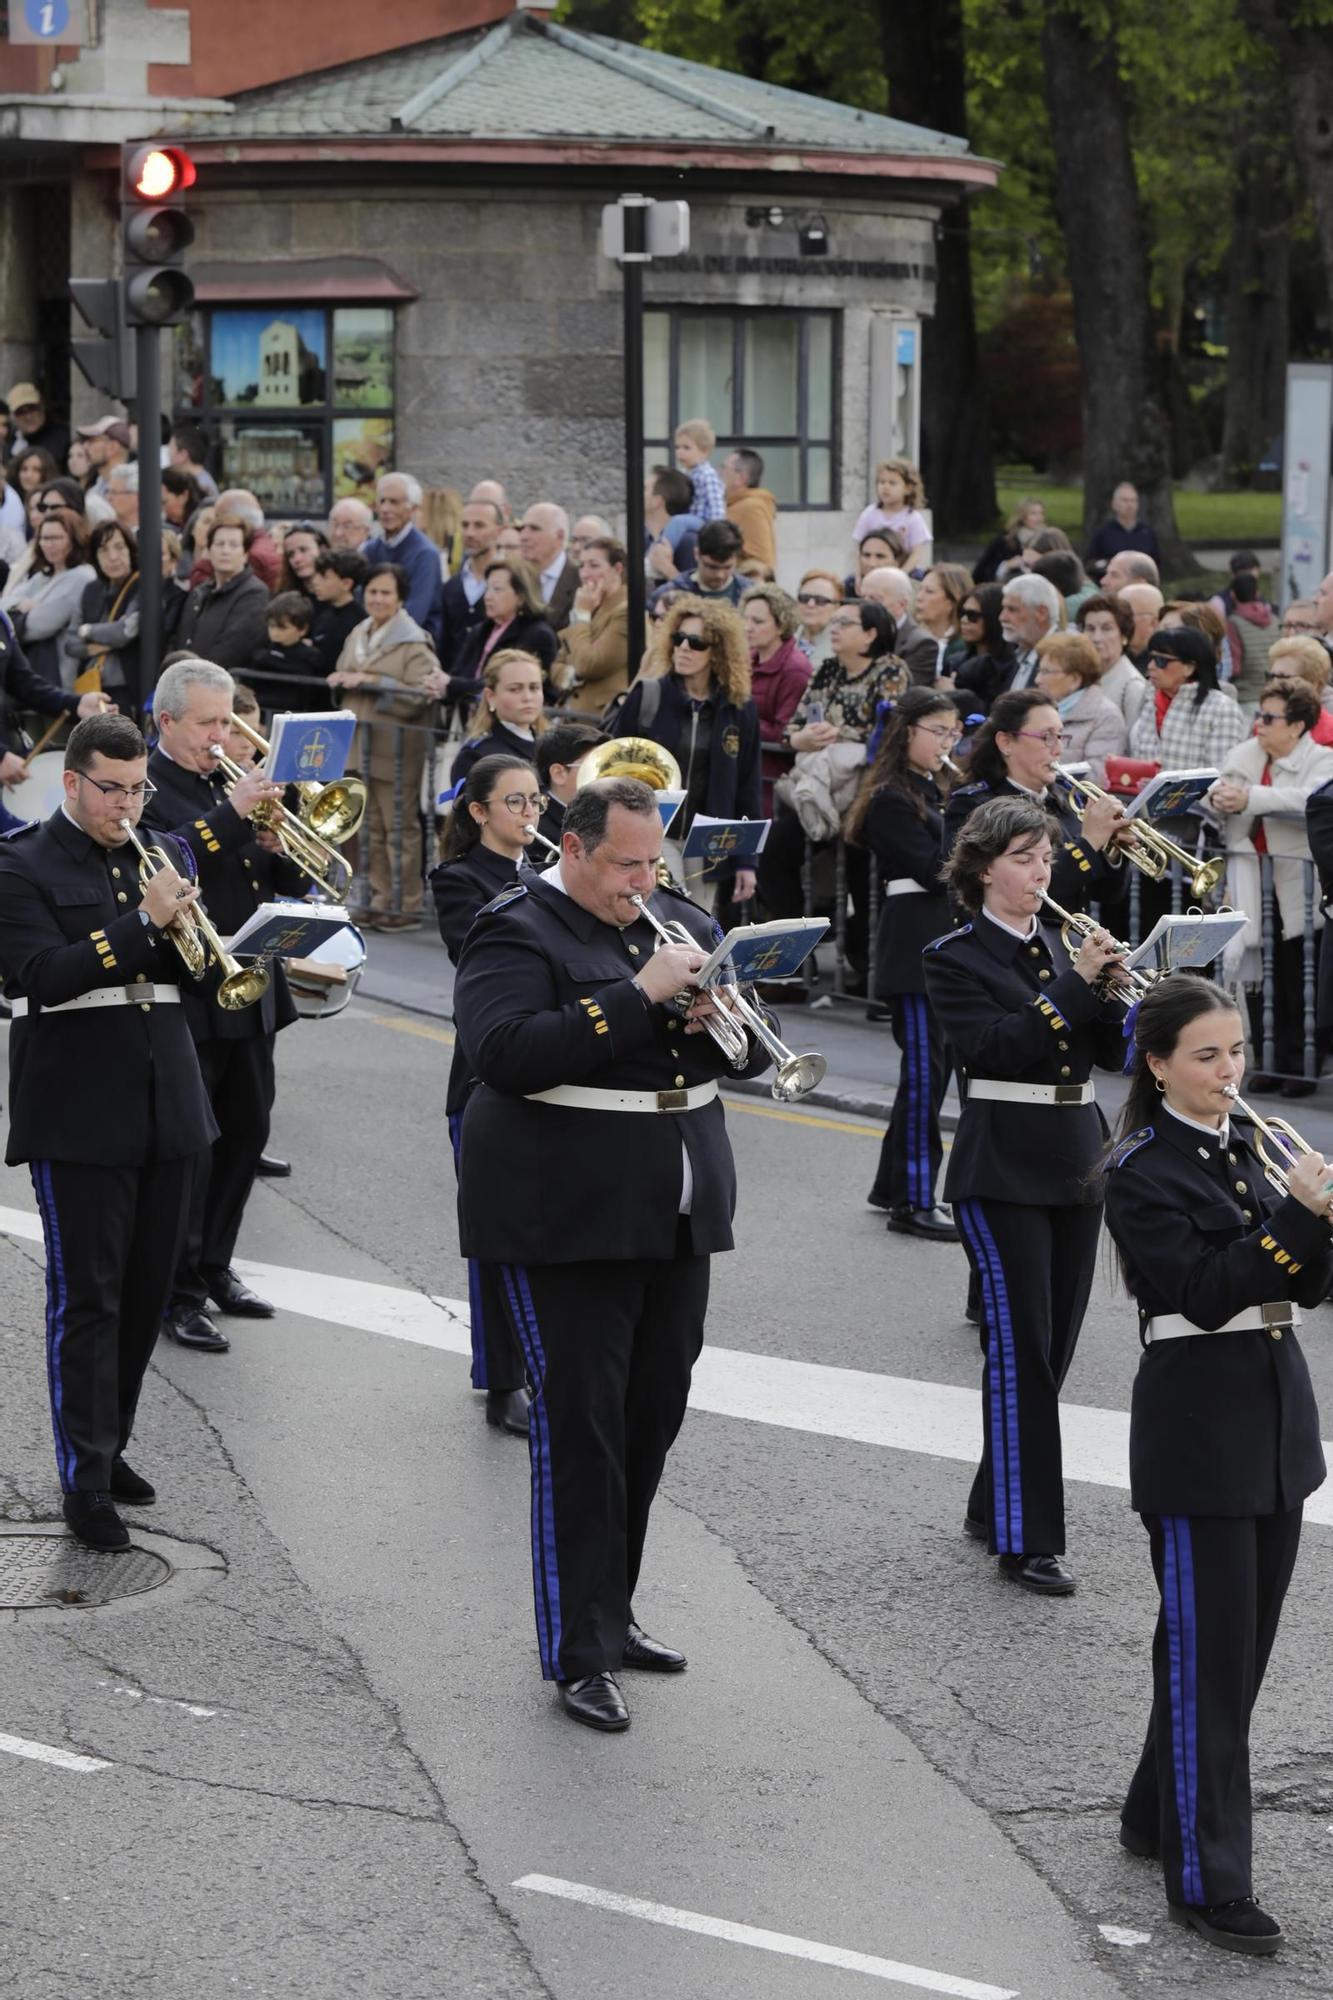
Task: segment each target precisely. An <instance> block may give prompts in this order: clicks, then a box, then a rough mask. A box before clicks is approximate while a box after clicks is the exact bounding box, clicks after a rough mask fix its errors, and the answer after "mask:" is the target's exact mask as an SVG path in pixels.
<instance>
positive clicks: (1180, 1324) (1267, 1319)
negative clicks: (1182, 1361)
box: [1143, 1299, 1301, 1341]
mask: <svg viewBox="0 0 1333 2000" xmlns="http://www.w3.org/2000/svg"><path fill="white" fill-rule="evenodd" d="M1300 1323H1301V1309H1300V1307H1299V1306H1294V1305H1292V1303H1291V1301H1290V1300H1289V1299H1279V1300H1277V1301H1276V1303H1271V1302H1270V1303H1268V1304H1265V1305H1261V1306H1246V1308H1245V1310H1244V1312H1238V1313H1237V1314H1236V1317H1235V1318H1234V1319H1229V1320H1227V1322H1226V1324H1225V1325H1224V1326H1195V1324H1194V1322H1193V1320H1191V1319H1186V1317H1185V1315H1184V1313H1163V1314H1162V1316H1161V1318H1160V1319H1150V1320H1149V1321H1148V1324H1147V1326H1146V1327H1145V1328H1144V1329H1143V1338H1144V1340H1145V1341H1152V1340H1188V1339H1189V1338H1190V1336H1191V1335H1192V1334H1196V1333H1200V1334H1209V1333H1272V1332H1273V1331H1275V1330H1276V1329H1279V1328H1282V1327H1289V1326H1299V1325H1300Z"/></svg>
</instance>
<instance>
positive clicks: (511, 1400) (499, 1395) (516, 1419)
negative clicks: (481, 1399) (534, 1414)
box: [486, 1389, 529, 1437]
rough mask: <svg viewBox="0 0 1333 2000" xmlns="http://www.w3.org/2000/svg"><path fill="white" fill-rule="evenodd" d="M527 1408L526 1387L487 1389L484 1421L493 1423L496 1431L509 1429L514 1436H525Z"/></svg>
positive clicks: (526, 1432) (526, 1430)
mask: <svg viewBox="0 0 1333 2000" xmlns="http://www.w3.org/2000/svg"><path fill="white" fill-rule="evenodd" d="M528 1409H529V1404H528V1392H527V1390H526V1389H488V1390H487V1392H486V1421H487V1423H488V1424H494V1425H495V1428H496V1429H497V1430H498V1431H509V1432H511V1433H512V1434H513V1436H514V1437H526V1436H527V1434H528Z"/></svg>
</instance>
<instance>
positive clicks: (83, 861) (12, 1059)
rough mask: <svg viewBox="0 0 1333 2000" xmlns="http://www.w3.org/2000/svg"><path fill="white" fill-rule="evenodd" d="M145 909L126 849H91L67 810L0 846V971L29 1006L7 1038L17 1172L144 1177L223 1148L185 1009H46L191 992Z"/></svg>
mask: <svg viewBox="0 0 1333 2000" xmlns="http://www.w3.org/2000/svg"><path fill="white" fill-rule="evenodd" d="M139 900H140V898H139V860H138V856H137V855H136V854H135V852H134V849H133V848H132V847H131V846H129V845H128V843H127V844H126V845H125V846H124V847H121V848H117V849H116V850H115V851H114V852H113V851H112V850H110V849H108V848H104V847H99V846H98V844H97V842H96V841H93V840H90V839H89V838H88V836H87V834H86V833H83V832H82V831H81V830H80V828H78V827H77V826H75V825H74V824H73V822H72V821H70V820H68V819H67V818H66V817H65V814H64V811H63V809H61V808H57V810H56V811H55V812H54V813H53V814H52V815H51V817H50V819H49V820H47V821H45V822H44V823H37V822H35V823H34V824H33V825H32V826H27V827H24V828H23V829H22V831H21V832H19V833H15V834H11V835H10V836H9V838H8V839H7V840H4V841H0V972H3V974H4V977H5V981H6V990H7V992H8V994H9V996H10V997H11V999H13V998H18V997H20V996H21V997H22V998H24V999H26V1000H27V1001H28V1002H29V1004H30V1007H35V1009H36V1011H30V1012H29V1013H28V1014H26V1015H25V1016H24V1017H23V1018H22V1019H21V1020H16V1021H15V1022H14V1024H13V1026H12V1027H11V1028H10V1031H9V1140H8V1146H7V1149H6V1152H5V1159H6V1160H7V1162H8V1164H9V1165H10V1166H11V1167H13V1166H17V1165H18V1164H19V1162H20V1161H22V1160H34V1159H37V1160H65V1161H73V1162H77V1163H79V1164H81V1165H86V1166H102V1167H120V1166H143V1165H144V1164H145V1163H146V1162H148V1161H150V1160H177V1159H184V1158H186V1157H187V1155H189V1154H191V1153H197V1152H199V1151H200V1150H201V1149H202V1148H203V1147H204V1146H207V1145H209V1144H210V1143H211V1142H212V1141H213V1139H215V1138H216V1137H217V1126H216V1125H215V1124H214V1122H213V1114H212V1112H211V1111H210V1110H209V1108H208V1098H207V1096H206V1094H205V1092H204V1086H203V1081H202V1078H201V1077H200V1074H199V1060H198V1057H197V1056H196V1055H195V1052H194V1043H193V1041H192V1039H191V1036H190V1029H189V1023H188V1022H187V1020H186V1017H185V1009H184V1008H183V1007H180V1006H174V1005H171V1004H168V1005H165V1006H155V1005H144V1006H112V1007H95V1008H87V1009H79V1010H77V1011H75V1012H74V1013H70V1014H43V1013H42V1012H41V1011H40V1008H41V1007H42V1005H46V1006H48V1007H55V1006H58V1005H59V1004H60V1003H61V1002H62V1001H65V1000H73V999H76V998H77V997H78V995H79V994H81V993H91V992H93V991H94V990H95V989H96V988H97V987H99V986H135V985H139V984H148V985H160V986H175V985H181V984H184V985H188V984H190V983H191V981H190V978H189V974H188V973H187V972H186V971H185V968H184V966H183V965H182V963H181V960H180V958H179V956H178V955H177V952H176V948H175V946H174V945H172V944H171V943H170V942H169V941H168V940H167V939H166V938H164V937H163V935H162V933H161V932H160V931H158V930H156V929H155V928H154V927H153V926H152V925H150V924H145V923H144V921H143V919H142V918H141V917H140V916H139V915H138V909H139Z"/></svg>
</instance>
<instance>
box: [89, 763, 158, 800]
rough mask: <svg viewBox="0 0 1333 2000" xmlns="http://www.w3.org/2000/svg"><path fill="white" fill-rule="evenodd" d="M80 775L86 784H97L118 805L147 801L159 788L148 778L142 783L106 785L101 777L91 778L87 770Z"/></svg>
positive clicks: (104, 794)
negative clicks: (151, 783)
mask: <svg viewBox="0 0 1333 2000" xmlns="http://www.w3.org/2000/svg"><path fill="white" fill-rule="evenodd" d="M78 775H79V777H80V778H81V779H82V780H83V782H84V784H86V785H93V786H95V787H96V789H97V790H98V791H99V792H100V793H101V794H102V797H103V798H104V799H110V800H111V801H112V803H113V804H114V805H118V806H128V805H132V804H136V803H137V802H138V801H139V800H140V799H142V800H144V801H145V803H146V802H147V801H148V800H149V799H151V798H152V796H153V794H154V792H155V791H156V790H157V786H156V785H150V784H149V782H148V780H147V778H145V779H144V781H143V783H142V784H141V785H104V784H103V783H102V780H101V779H100V778H90V777H89V776H88V773H87V772H86V771H80V772H79V773H78Z"/></svg>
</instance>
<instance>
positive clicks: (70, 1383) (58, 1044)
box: [0, 715, 217, 1550]
mask: <svg viewBox="0 0 1333 2000" xmlns="http://www.w3.org/2000/svg"><path fill="white" fill-rule="evenodd" d="M147 769H148V752H147V749H146V748H145V745H144V740H143V737H142V736H141V735H140V734H139V731H138V729H137V728H136V727H135V725H134V724H133V722H131V721H130V720H129V719H128V717H126V716H121V715H96V716H90V717H89V718H87V719H86V720H85V721H83V722H80V723H79V724H78V725H77V727H76V728H75V729H74V730H73V732H72V733H71V735H70V739H69V744H68V747H67V748H66V751H65V771H64V796H63V798H62V800H61V803H60V805H59V807H58V808H57V810H56V811H55V812H54V813H53V814H52V815H51V817H50V819H48V820H46V821H45V822H44V823H42V824H40V825H38V824H34V825H32V826H28V827H24V828H23V830H22V831H21V832H20V833H16V834H13V835H11V836H10V838H9V839H7V840H4V841H0V972H3V974H4V977H5V980H6V982H7V985H8V990H9V992H10V995H11V997H12V1003H13V1010H14V1021H13V1026H12V1028H11V1030H10V1039H9V1113H10V1120H9V1138H8V1144H7V1148H6V1153H5V1158H6V1161H7V1162H8V1164H9V1165H10V1166H18V1165H20V1164H23V1163H26V1164H27V1165H28V1166H29V1168H30V1170H31V1173H32V1179H33V1186H34V1188H35V1190H36V1194H37V1206H38V1208H39V1210H40V1212H41V1217H42V1227H43V1231H44V1234H45V1239H46V1257H47V1274H46V1282H47V1312H46V1361H47V1375H48V1380H49V1384H50V1394H51V1419H52V1428H53V1431H54V1435H55V1447H56V1463H57V1468H58V1470H59V1475H60V1486H61V1491H62V1494H63V1503H62V1504H63V1510H64V1515H65V1519H66V1521H67V1522H68V1524H69V1526H70V1529H71V1530H72V1532H73V1533H74V1534H75V1535H76V1536H78V1538H79V1540H80V1541H83V1542H85V1543H87V1544H88V1546H89V1547H90V1548H95V1549H106V1550H115V1549H123V1548H125V1547H126V1546H127V1545H128V1543H129V1539H130V1538H129V1533H128V1531H127V1529H126V1527H125V1524H124V1522H123V1521H122V1520H121V1518H120V1516H119V1514H118V1513H117V1511H116V1502H117V1501H122V1502H125V1503H128V1504H130V1505H134V1506H143V1505H146V1504H147V1503H148V1502H149V1501H151V1500H152V1499H153V1498H154V1493H153V1488H152V1486H151V1484H150V1483H149V1481H148V1480H146V1479H144V1478H142V1477H141V1476H140V1475H139V1474H138V1473H137V1472H135V1471H134V1470H133V1469H132V1468H131V1467H130V1466H129V1465H127V1464H126V1462H125V1457H124V1454H125V1451H126V1449H127V1447H128V1444H129V1439H130V1432H131V1430H132V1428H133V1424H134V1413H135V1408H136V1405H137V1403H138V1399H139V1389H140V1385H141V1384H142V1381H143V1377H144V1371H145V1369H146V1368H147V1366H148V1357H149V1355H150V1354H151V1353H152V1350H153V1343H154V1341H155V1340H156V1338H157V1332H158V1327H159V1324H160V1322H161V1318H162V1309H163V1306H164V1305H165V1303H166V1300H167V1296H168V1293H169V1291H170V1288H171V1281H172V1274H173V1267H174V1263H175V1255H176V1245H177V1243H178V1241H179V1238H180V1233H181V1230H182V1229H183V1227H184V1223H185V1214H186V1209H187V1207H188V1204H189V1198H190V1187H191V1177H192V1174H193V1170H194V1163H195V1161H196V1160H197V1158H198V1157H199V1155H200V1152H201V1150H202V1149H203V1148H204V1147H205V1146H207V1145H208V1144H209V1142H210V1140H211V1139H212V1137H213V1135H214V1133H215V1131H216V1129H217V1128H216V1126H215V1124H214V1122H213V1118H212V1114H211V1112H210V1110H209V1105H208V1098H207V1095H206V1094H205V1091H204V1085H203V1079H202V1077H201V1075H200V1071H199V1062H198V1058H197V1056H196V1054H195V1049H194V1043H193V1040H192V1038H191V1035H190V1030H189V1025H188V1023H187V1021H186V1018H185V1010H184V1008H183V1007H181V1006H180V1005H179V1001H180V991H179V988H180V983H181V975H182V965H181V960H180V958H179V956H178V954H177V953H176V951H175V950H174V948H173V947H172V945H171V943H170V941H169V940H168V939H167V938H166V936H165V935H164V933H165V932H166V930H167V929H168V928H169V926H170V925H171V924H173V923H174V922H175V921H177V919H178V918H180V917H181V915H182V913H183V912H185V911H187V910H188V908H189V906H190V904H191V903H192V902H193V901H194V900H195V897H196V894H197V891H196V890H195V889H194V888H193V887H192V886H191V884H190V881H189V878H188V870H187V864H186V860H185V857H184V855H180V862H181V865H180V867H179V869H178V868H176V867H174V866H168V867H165V868H163V869H161V870H160V871H159V872H158V873H156V874H155V875H153V877H152V879H151V880H150V881H149V882H148V883H146V884H144V885H141V883H140V879H139V861H138V858H137V856H136V855H135V853H134V851H133V848H132V847H131V845H130V842H129V836H128V834H127V832H126V826H125V823H126V822H128V823H129V825H131V826H134V825H136V824H137V822H138V820H139V818H140V816H141V814H142V812H143V810H144V805H145V800H146V797H147V793H148V789H149V788H148V781H147ZM168 847H169V844H168ZM169 851H176V852H179V850H171V849H170V847H169Z"/></svg>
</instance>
